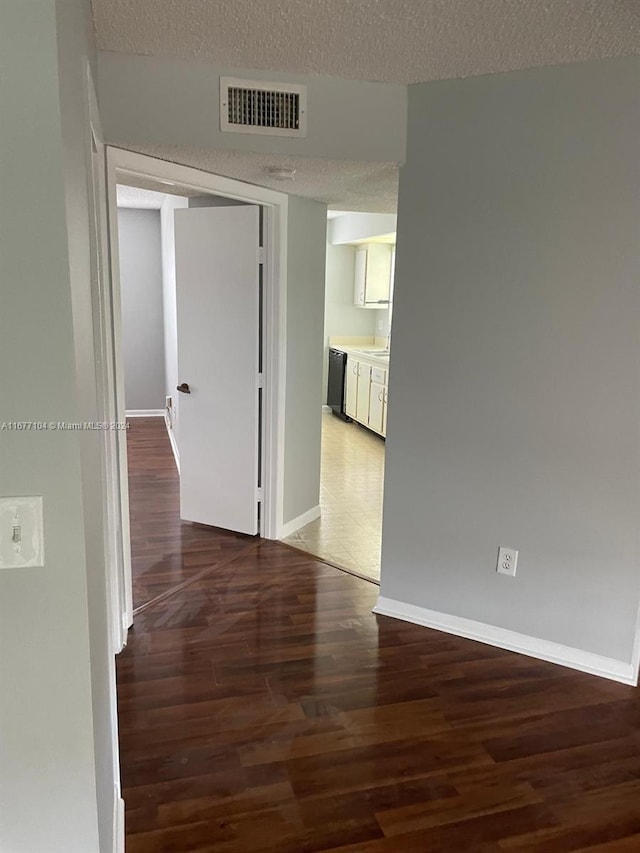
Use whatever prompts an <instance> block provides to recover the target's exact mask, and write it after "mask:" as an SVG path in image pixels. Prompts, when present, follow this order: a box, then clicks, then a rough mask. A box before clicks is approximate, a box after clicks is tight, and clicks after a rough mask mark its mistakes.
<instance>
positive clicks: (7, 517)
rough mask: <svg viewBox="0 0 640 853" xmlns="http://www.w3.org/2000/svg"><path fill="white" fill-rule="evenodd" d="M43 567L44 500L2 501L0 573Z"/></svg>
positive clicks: (0, 507) (17, 499)
mask: <svg viewBox="0 0 640 853" xmlns="http://www.w3.org/2000/svg"><path fill="white" fill-rule="evenodd" d="M35 566H44V523H43V511H42V497H41V496H39V495H36V496H29V497H13V498H0V569H20V568H29V567H35Z"/></svg>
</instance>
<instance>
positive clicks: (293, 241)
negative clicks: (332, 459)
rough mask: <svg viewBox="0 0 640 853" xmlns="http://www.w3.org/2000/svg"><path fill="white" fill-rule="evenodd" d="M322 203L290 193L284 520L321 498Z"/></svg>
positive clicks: (324, 213) (324, 227)
mask: <svg viewBox="0 0 640 853" xmlns="http://www.w3.org/2000/svg"><path fill="white" fill-rule="evenodd" d="M326 231H327V207H326V205H324V204H320V203H319V202H315V201H309V200H308V199H303V198H298V197H296V196H289V218H288V234H287V238H288V258H287V390H286V402H285V458H284V522H285V523H286V522H288V521H291V520H292V519H294V518H297V517H298V516H299V515H302V513H304V512H307V511H308V510H310V509H312V508H313V507H316V506H317V505H318V504H319V502H320V429H321V419H322V335H323V331H322V322H321V317H322V314H323V310H324V281H325V244H326V239H327V238H326Z"/></svg>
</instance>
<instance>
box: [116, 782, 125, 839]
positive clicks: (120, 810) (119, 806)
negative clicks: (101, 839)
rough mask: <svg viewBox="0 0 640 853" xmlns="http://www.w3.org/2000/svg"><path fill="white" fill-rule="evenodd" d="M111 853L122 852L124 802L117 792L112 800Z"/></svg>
mask: <svg viewBox="0 0 640 853" xmlns="http://www.w3.org/2000/svg"><path fill="white" fill-rule="evenodd" d="M113 853H125V851H124V800H123V799H122V797H121V796H120V792H119V791H118V790H116V791H115V798H114V800H113Z"/></svg>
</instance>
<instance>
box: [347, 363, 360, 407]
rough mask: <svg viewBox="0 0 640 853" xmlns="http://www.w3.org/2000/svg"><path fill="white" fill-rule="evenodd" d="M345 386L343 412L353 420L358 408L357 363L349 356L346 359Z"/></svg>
mask: <svg viewBox="0 0 640 853" xmlns="http://www.w3.org/2000/svg"><path fill="white" fill-rule="evenodd" d="M345 384H346V388H345V393H344V410H345V412H346V413H347V414H348V415H349V417H350V418H355V417H356V409H357V407H358V362H357V361H356V359H355V358H351V356H349V357H348V358H347V370H346V373H345Z"/></svg>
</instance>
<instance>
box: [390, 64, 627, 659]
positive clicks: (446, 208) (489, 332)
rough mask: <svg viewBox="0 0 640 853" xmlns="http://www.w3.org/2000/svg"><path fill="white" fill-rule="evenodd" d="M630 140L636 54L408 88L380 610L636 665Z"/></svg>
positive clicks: (401, 183) (399, 220)
mask: <svg viewBox="0 0 640 853" xmlns="http://www.w3.org/2000/svg"><path fill="white" fill-rule="evenodd" d="M639 140H640V59H639V58H638V57H633V58H627V59H622V60H613V61H609V60H607V61H602V62H595V63H587V64H576V65H569V66H564V67H555V68H544V69H537V70H532V71H524V72H518V73H513V74H495V75H491V76H486V77H478V78H469V79H466V80H456V81H450V82H438V83H433V84H427V85H419V86H413V87H410V94H409V130H408V157H407V165H406V166H405V167H404V168H403V170H402V176H401V182H400V203H399V215H398V256H397V267H396V291H395V293H396V298H395V303H394V316H393V325H394V328H393V345H392V352H393V359H392V367H391V380H390V381H391V384H390V393H389V425H388V440H387V456H386V482H385V512H384V529H383V555H382V595H384V596H386V597H389V598H393V599H397V600H400V601H402V602H408V603H411V604H414V605H420V606H423V607H426V608H431V609H433V610H436V611H440V612H443V613H446V614H454V615H457V616H461V617H466V618H470V619H475V620H478V621H480V622H484V623H489V624H490V625H495V626H500V627H502V628H507V629H512V630H514V631H518V632H521V633H523V634H527V635H530V636H533V637H539V638H543V639H545V640H550V641H555V642H557V643H561V644H566V645H567V646H572V647H575V648H577V649H581V650H585V651H587V652H593V653H597V654H600V655H604V656H608V657H611V658H615V659H617V660H620V661H627V662H628V661H629V660H630V658H631V652H632V642H633V636H634V627H635V620H636V615H637V610H638V591H639V588H640V573H639V560H638V558H639V554H638V544H639V540H638V521H639V519H640V478H639V476H638V471H639V470H640V417H639V415H640V372H639V370H638V365H639V364H640V333H639V332H640V328H639V324H640V288H639V287H638V271H639V260H640V242H639V234H640V180H639V177H640V157H639V146H638V141H639ZM499 545H508V546H511V547H513V548H517V549H519V550H520V558H519V564H518V576H517V578H515V579H511V578H508V577H505V576H501V575H497V574H496V572H495V563H496V554H497V549H498V546H499Z"/></svg>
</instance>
